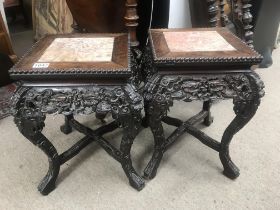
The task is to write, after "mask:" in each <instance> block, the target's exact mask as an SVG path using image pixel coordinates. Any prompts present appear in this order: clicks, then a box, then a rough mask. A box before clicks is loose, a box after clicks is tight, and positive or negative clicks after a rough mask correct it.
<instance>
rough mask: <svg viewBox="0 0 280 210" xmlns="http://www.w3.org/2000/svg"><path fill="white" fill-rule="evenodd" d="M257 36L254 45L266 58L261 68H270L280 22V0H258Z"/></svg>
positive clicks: (255, 2)
mask: <svg viewBox="0 0 280 210" xmlns="http://www.w3.org/2000/svg"><path fill="white" fill-rule="evenodd" d="M254 4H257V6H256V8H255V9H256V10H257V11H256V13H257V14H258V16H257V18H256V20H255V36H254V46H255V49H256V50H257V51H258V52H260V53H261V54H262V55H263V57H264V59H263V62H262V63H261V65H260V67H261V68H268V67H269V66H271V65H272V63H273V61H272V51H273V50H274V48H275V43H276V40H277V34H278V28H279V23H280V12H279V8H280V1H272V0H266V1H263V0H256V1H254Z"/></svg>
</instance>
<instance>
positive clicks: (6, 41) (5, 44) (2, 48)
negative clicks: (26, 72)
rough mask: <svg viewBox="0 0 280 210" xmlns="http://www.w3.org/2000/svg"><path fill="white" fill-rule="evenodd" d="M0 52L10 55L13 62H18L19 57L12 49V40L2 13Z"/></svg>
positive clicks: (0, 16)
mask: <svg viewBox="0 0 280 210" xmlns="http://www.w3.org/2000/svg"><path fill="white" fill-rule="evenodd" d="M0 52H1V53H4V54H6V55H9V56H10V58H11V59H12V60H13V61H16V60H17V56H16V55H15V52H14V50H13V47H12V43H11V39H10V36H9V34H8V31H7V29H6V26H5V23H4V21H3V18H2V15H1V13H0Z"/></svg>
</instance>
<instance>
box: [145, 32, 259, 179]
mask: <svg viewBox="0 0 280 210" xmlns="http://www.w3.org/2000/svg"><path fill="white" fill-rule="evenodd" d="M261 60H262V57H261V56H260V55H259V54H258V53H256V52H255V51H254V50H252V49H251V48H250V47H248V46H247V45H246V43H244V42H243V41H241V40H240V39H239V38H237V37H236V36H235V35H233V34H232V33H231V32H229V31H228V30H226V29H223V28H214V29H210V28H209V29H189V30H185V29H180V30H176V29H174V30H173V29H166V30H156V29H155V30H151V32H150V43H149V47H148V48H147V52H146V54H145V55H144V58H143V61H144V62H143V65H144V69H145V73H146V76H147V78H148V80H147V84H146V87H145V92H144V98H145V110H146V125H149V126H150V128H151V130H152V132H153V135H154V141H155V147H154V153H153V156H152V158H151V160H150V162H149V164H148V166H147V167H146V169H145V171H144V174H145V177H146V178H149V179H152V178H154V177H155V175H156V173H157V169H158V167H159V165H160V162H161V159H162V157H163V155H164V153H165V152H166V151H167V150H168V148H169V147H170V146H171V145H172V144H173V143H174V142H175V141H176V140H177V139H178V138H179V137H180V136H182V135H183V134H184V133H186V132H187V133H189V134H191V135H193V136H194V137H196V138H197V139H198V140H199V141H201V142H202V143H203V144H205V145H206V146H208V147H210V148H212V149H213V150H215V151H217V152H218V153H219V156H220V159H221V162H222V164H223V166H224V174H225V175H226V176H227V177H229V178H231V179H234V178H236V177H238V175H239V169H238V168H237V166H236V165H235V164H234V163H233V161H232V160H231V158H230V155H229V146H230V142H231V140H232V138H233V136H234V135H235V134H236V133H237V132H238V131H239V130H241V129H242V128H243V127H244V126H245V125H246V124H247V123H248V122H249V121H250V120H251V119H252V117H253V116H254V115H255V113H256V111H257V109H258V106H259V105H260V99H261V97H263V96H264V91H263V88H264V85H263V82H262V81H261V79H260V78H259V76H258V75H257V74H256V73H255V72H254V71H253V70H251V67H252V66H253V65H256V64H258V63H260V62H261ZM225 99H233V104H234V112H235V114H236V117H235V118H234V119H233V121H232V122H231V123H230V125H229V126H228V127H227V128H226V130H225V131H224V134H223V137H222V140H221V142H218V141H216V140H215V139H213V138H211V137H209V136H208V135H206V134H205V133H203V132H202V131H201V130H199V129H198V128H196V125H197V124H199V123H201V122H203V123H204V124H205V125H206V126H210V125H211V123H212V122H213V118H212V116H211V112H210V107H211V103H212V101H214V100H225ZM174 100H178V101H185V102H191V101H194V100H200V101H203V102H204V105H203V109H202V111H201V112H200V113H199V114H197V115H195V116H194V117H192V118H190V119H189V120H187V121H186V122H183V121H181V120H179V119H175V118H172V117H169V116H167V114H168V110H169V108H170V107H171V106H173V101H174ZM162 122H164V123H167V124H169V125H172V126H175V127H177V129H176V130H175V131H174V132H173V133H172V134H171V135H170V136H169V137H165V134H164V130H163V127H162Z"/></svg>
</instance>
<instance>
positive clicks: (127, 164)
mask: <svg viewBox="0 0 280 210" xmlns="http://www.w3.org/2000/svg"><path fill="white" fill-rule="evenodd" d="M132 112H134V111H132ZM118 120H119V122H120V124H121V126H122V127H123V137H122V141H121V145H120V151H121V153H122V154H123V158H122V160H121V165H122V168H123V170H124V172H125V174H126V176H127V177H128V179H129V183H130V185H131V186H132V187H133V188H135V189H137V190H139V191H140V190H142V189H143V188H144V186H145V182H144V180H143V179H142V178H141V176H139V175H138V174H137V172H136V170H135V169H134V168H133V166H132V161H131V155H130V151H131V147H132V144H133V141H134V139H135V138H136V136H137V134H138V133H139V129H140V127H141V113H140V112H135V113H133V114H132V115H131V114H128V115H121V116H120V117H119V119H118Z"/></svg>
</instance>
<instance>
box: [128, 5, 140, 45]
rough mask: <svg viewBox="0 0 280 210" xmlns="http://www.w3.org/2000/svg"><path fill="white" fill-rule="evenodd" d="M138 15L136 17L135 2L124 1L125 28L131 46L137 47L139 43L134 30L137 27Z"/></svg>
mask: <svg viewBox="0 0 280 210" xmlns="http://www.w3.org/2000/svg"><path fill="white" fill-rule="evenodd" d="M138 19H139V17H138V15H137V1H136V0H127V1H126V16H125V20H126V23H125V24H126V26H127V28H128V32H129V34H130V41H131V46H138V45H139V42H138V40H137V37H136V28H137V26H138Z"/></svg>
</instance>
